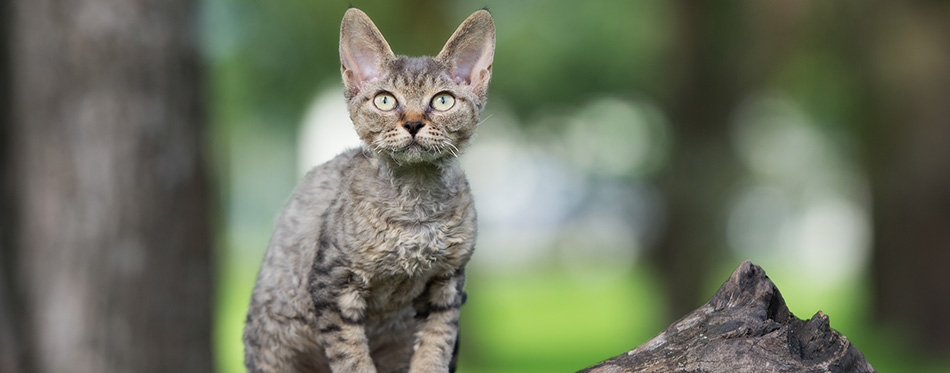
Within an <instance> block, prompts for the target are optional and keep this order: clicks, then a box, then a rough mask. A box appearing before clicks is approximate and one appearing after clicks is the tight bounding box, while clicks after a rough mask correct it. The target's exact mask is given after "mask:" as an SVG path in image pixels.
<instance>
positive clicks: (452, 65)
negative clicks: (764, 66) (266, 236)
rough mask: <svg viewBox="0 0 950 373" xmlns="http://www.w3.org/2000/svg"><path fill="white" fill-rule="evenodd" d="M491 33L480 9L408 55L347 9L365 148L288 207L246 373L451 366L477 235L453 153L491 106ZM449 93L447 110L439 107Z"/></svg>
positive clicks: (261, 276) (345, 49)
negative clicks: (444, 38)
mask: <svg viewBox="0 0 950 373" xmlns="http://www.w3.org/2000/svg"><path fill="white" fill-rule="evenodd" d="M494 32H495V31H494V24H493V22H492V19H491V16H490V14H489V13H488V12H487V11H485V10H480V11H477V12H475V13H473V14H472V15H471V16H469V17H468V18H467V19H466V20H465V21H464V22H463V23H462V25H461V26H459V28H458V30H456V32H455V33H454V34H453V35H452V37H451V38H450V39H449V41H448V43H446V45H445V47H444V48H443V50H442V51H441V52H440V53H439V54H438V55H437V56H435V57H412V58H410V57H405V56H396V55H394V54H393V53H392V51H391V50H390V48H389V45H388V43H387V42H386V40H385V39H384V38H383V36H382V34H380V32H379V30H378V29H377V28H376V26H375V25H374V24H373V23H372V21H371V20H370V19H369V17H368V16H367V15H366V14H365V13H363V12H362V11H360V10H358V9H355V8H351V9H349V10H348V11H347V12H346V15H345V16H344V18H343V23H342V26H341V31H340V57H341V62H342V70H341V72H342V76H343V81H344V86H345V89H346V90H345V97H346V100H347V104H348V107H349V110H350V117H351V119H352V120H353V123H354V125H355V128H356V131H357V133H358V134H359V136H360V138H361V139H362V140H363V143H364V144H363V147H362V149H354V150H351V151H349V152H346V153H343V154H341V155H339V156H337V157H336V158H334V159H333V160H331V161H329V162H327V163H325V164H323V165H320V166H318V167H316V168H315V169H314V170H312V171H311V172H310V173H308V174H307V176H306V177H305V178H304V180H303V181H302V182H301V183H300V185H298V187H297V189H296V190H295V191H294V193H293V195H292V196H291V198H290V200H289V202H288V203H287V205H286V206H285V208H284V210H283V211H282V213H281V215H280V217H279V219H278V222H277V225H276V228H275V230H274V234H273V236H272V238H271V242H270V245H269V247H268V249H267V253H266V254H265V257H264V262H263V264H262V266H261V270H260V272H259V273H258V278H257V283H256V285H255V287H254V291H253V294H252V296H251V304H250V307H249V310H248V315H247V324H246V326H245V329H244V344H245V364H246V365H247V368H248V371H250V372H329V371H332V372H377V371H379V372H413V373H421V372H446V371H450V370H454V361H455V357H456V353H457V338H458V320H459V308H460V307H461V305H462V303H464V301H465V292H464V291H463V286H464V284H465V269H464V268H465V264H466V263H467V262H468V260H469V258H470V257H471V255H472V251H473V250H474V243H475V234H476V221H475V209H474V206H473V202H472V197H471V193H470V191H469V186H468V182H467V181H466V179H465V176H464V174H463V172H462V170H461V169H460V168H459V164H458V159H457V157H458V153H459V152H460V151H462V150H464V149H465V147H466V145H468V143H469V141H470V140H471V138H472V135H473V133H474V131H475V128H476V127H477V125H478V115H479V113H480V112H481V110H482V108H483V107H484V105H485V100H486V95H487V90H488V82H489V80H490V78H491V62H492V57H493V56H492V55H493V53H494V40H495V34H494ZM380 94H386V95H389V96H387V97H391V98H392V99H394V100H395V102H396V103H395V105H394V106H393V107H392V108H390V107H388V106H383V108H381V106H380V104H379V103H378V102H379V100H377V99H376V98H377V96H379V95H380ZM445 94H448V95H450V96H451V97H452V98H454V104H453V105H452V106H451V107H449V108H447V109H446V106H447V105H442V106H437V105H435V104H434V103H433V101H434V100H435V97H436V96H438V95H445ZM440 97H444V96H440ZM384 101H385V102H386V103H390V101H387V100H384ZM444 102H452V101H444ZM437 107H438V108H437ZM384 109H388V110H384Z"/></svg>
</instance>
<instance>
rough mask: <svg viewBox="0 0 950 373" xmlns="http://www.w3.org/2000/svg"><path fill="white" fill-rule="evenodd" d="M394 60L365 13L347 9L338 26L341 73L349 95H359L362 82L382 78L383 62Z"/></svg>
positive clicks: (390, 51) (387, 46) (386, 44)
mask: <svg viewBox="0 0 950 373" xmlns="http://www.w3.org/2000/svg"><path fill="white" fill-rule="evenodd" d="M393 58H395V55H394V54H393V51H392V49H390V48H389V43H387V42H386V39H385V38H383V34H382V33H380V32H379V29H377V28H376V25H375V24H373V21H372V20H370V19H369V16H367V15H366V13H363V11H362V10H359V9H356V8H350V9H348V10H347V11H346V14H344V15H343V23H342V24H340V63H341V67H340V71H341V73H342V74H343V85H344V86H345V87H346V91H347V93H348V94H350V93H352V94H355V93H358V92H359V91H360V88H361V86H362V85H363V83H366V82H372V81H373V80H375V79H377V78H379V77H380V76H382V75H383V69H384V66H385V63H386V62H387V61H389V60H391V59H393Z"/></svg>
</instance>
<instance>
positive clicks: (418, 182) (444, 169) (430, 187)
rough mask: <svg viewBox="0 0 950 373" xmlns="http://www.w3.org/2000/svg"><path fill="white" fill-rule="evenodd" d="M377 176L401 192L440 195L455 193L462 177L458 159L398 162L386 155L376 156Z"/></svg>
mask: <svg viewBox="0 0 950 373" xmlns="http://www.w3.org/2000/svg"><path fill="white" fill-rule="evenodd" d="M377 162H379V176H380V177H382V178H386V179H388V180H389V182H390V184H391V185H392V186H393V187H395V188H396V189H397V191H399V192H402V193H410V194H420V193H422V194H429V195H441V194H445V193H455V192H457V190H458V186H459V182H460V180H461V179H462V177H463V176H462V175H463V174H462V170H461V167H460V166H459V162H458V159H456V158H446V159H442V160H440V161H438V162H420V163H413V164H399V163H397V162H395V161H393V160H392V159H387V158H386V157H378V158H377Z"/></svg>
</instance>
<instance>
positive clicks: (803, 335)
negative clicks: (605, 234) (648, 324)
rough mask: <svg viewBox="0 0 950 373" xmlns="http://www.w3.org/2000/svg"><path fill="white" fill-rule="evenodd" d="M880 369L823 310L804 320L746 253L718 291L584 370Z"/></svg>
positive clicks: (596, 372) (835, 372)
mask: <svg viewBox="0 0 950 373" xmlns="http://www.w3.org/2000/svg"><path fill="white" fill-rule="evenodd" d="M673 371H676V372H749V371H755V372H831V373H839V372H840V373H844V372H848V373H850V372H874V371H875V370H874V368H873V367H872V366H871V364H870V363H868V362H867V360H866V359H865V358H864V354H862V353H861V351H859V350H858V349H857V347H855V346H854V345H853V344H851V341H849V340H848V338H846V337H845V336H843V335H841V333H839V332H838V331H837V330H834V329H832V328H831V326H830V324H829V321H828V316H826V315H825V314H824V313H822V312H821V311H818V313H816V314H815V316H813V317H812V318H811V319H810V320H801V319H799V318H797V317H795V315H793V314H792V312H791V311H789V310H788V307H787V306H786V305H785V299H783V298H782V294H781V293H780V292H779V291H778V288H777V287H775V284H773V283H772V281H771V280H769V277H768V276H766V275H765V271H764V270H762V267H759V266H757V265H755V264H752V262H750V261H748V260H747V261H745V262H743V263H742V264H741V265H739V268H736V270H735V272H733V273H732V276H730V277H729V279H728V280H726V282H725V283H724V284H722V287H720V288H719V291H717V292H716V294H715V295H713V297H712V299H710V300H709V302H706V304H704V305H702V306H701V307H699V308H697V309H696V310H694V311H693V312H690V313H689V314H687V315H686V316H684V317H683V318H681V319H679V321H677V322H675V323H673V325H670V326H669V327H668V328H666V329H665V330H663V332H661V333H660V334H659V335H657V336H656V337H653V338H652V339H650V340H649V341H647V342H645V343H644V344H642V345H640V346H639V347H637V348H635V349H632V350H630V351H628V352H626V353H623V354H620V355H617V356H615V357H612V358H610V359H607V360H604V361H602V362H600V363H597V364H594V365H592V366H590V367H588V368H585V369H582V370H581V372H589V373H621V372H673Z"/></svg>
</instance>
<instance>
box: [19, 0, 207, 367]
mask: <svg viewBox="0 0 950 373" xmlns="http://www.w3.org/2000/svg"><path fill="white" fill-rule="evenodd" d="M196 7H197V4H196V2H192V1H188V0H169V1H132V0H75V1H56V0H17V1H14V2H13V12H12V18H13V19H12V29H11V36H12V41H11V43H12V53H10V58H11V60H12V64H11V69H12V73H13V74H12V75H13V82H12V90H13V98H14V100H13V110H12V111H13V118H12V119H13V120H12V124H13V125H12V127H11V128H10V140H11V141H10V144H11V145H12V153H10V154H11V157H12V159H11V160H10V161H11V162H12V165H13V177H12V181H13V184H12V187H13V190H14V196H15V198H14V199H13V201H15V206H14V213H15V219H16V224H15V225H14V227H15V229H16V232H15V234H14V235H13V237H14V238H15V240H16V242H15V244H14V252H15V256H16V259H15V260H16V267H15V272H16V273H14V274H13V276H12V277H13V279H14V282H15V284H13V285H14V287H15V288H16V289H17V292H18V293H19V294H21V295H22V297H21V300H22V304H19V305H18V308H19V309H20V310H21V312H18V313H16V314H18V315H20V316H21V317H19V319H18V320H16V322H17V324H18V325H19V326H21V329H22V330H20V333H19V334H18V336H17V338H18V341H19V344H21V345H23V346H26V347H27V348H28V354H27V356H29V360H30V365H29V366H31V367H32V368H30V369H28V370H36V371H41V372H209V371H211V370H212V358H211V356H212V355H211V343H210V338H211V333H210V328H211V300H212V296H211V278H212V273H211V266H210V264H211V253H212V243H211V236H212V229H211V224H210V223H211V219H210V206H209V203H210V200H209V193H208V192H209V189H208V180H207V179H208V175H207V172H206V165H205V162H206V157H205V150H204V146H205V134H204V129H205V125H204V113H203V110H202V107H203V100H204V97H203V84H202V82H203V79H202V78H203V73H202V69H201V66H200V63H199V61H200V60H199V51H198V40H197V37H198V28H197V24H196V21H197V12H196V10H197V8H196Z"/></svg>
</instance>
